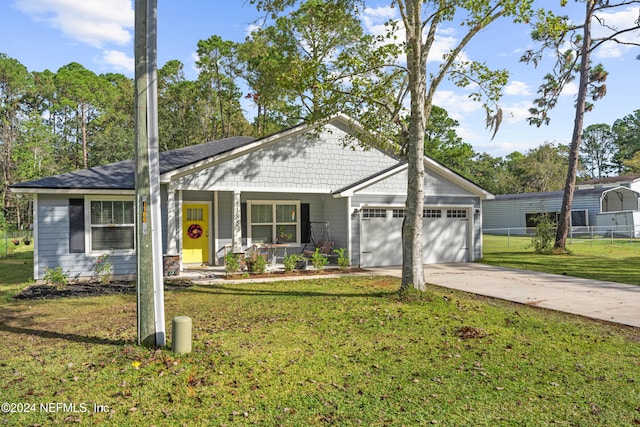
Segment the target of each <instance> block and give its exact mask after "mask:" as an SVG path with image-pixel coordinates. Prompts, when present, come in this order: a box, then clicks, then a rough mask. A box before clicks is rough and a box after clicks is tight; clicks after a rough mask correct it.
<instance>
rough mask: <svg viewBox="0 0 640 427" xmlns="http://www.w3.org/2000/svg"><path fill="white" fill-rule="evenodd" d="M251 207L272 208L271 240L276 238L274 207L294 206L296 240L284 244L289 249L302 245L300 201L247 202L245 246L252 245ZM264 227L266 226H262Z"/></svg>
mask: <svg viewBox="0 0 640 427" xmlns="http://www.w3.org/2000/svg"><path fill="white" fill-rule="evenodd" d="M253 205H269V206H272V210H273V220H272V222H271V224H272V227H273V230H272V231H273V238H275V237H276V233H277V227H278V225H277V221H276V205H295V206H296V220H295V223H296V224H295V225H296V240H295V242H289V243H286V245H287V246H290V247H300V246H301V245H302V242H301V230H300V229H301V226H300V200H247V236H246V237H247V246H251V245H252V244H253V241H252V236H251V228H252V227H251V226H252V225H253V223H252V219H251V207H252V206H253ZM264 225H266V224H264ZM265 243H273V242H265Z"/></svg>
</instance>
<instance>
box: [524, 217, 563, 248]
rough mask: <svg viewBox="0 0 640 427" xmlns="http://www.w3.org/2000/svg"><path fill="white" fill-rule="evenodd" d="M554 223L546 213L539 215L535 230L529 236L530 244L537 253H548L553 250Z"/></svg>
mask: <svg viewBox="0 0 640 427" xmlns="http://www.w3.org/2000/svg"><path fill="white" fill-rule="evenodd" d="M555 238H556V236H555V224H554V223H553V222H552V221H551V219H550V218H549V217H548V216H546V215H540V216H539V217H538V219H537V224H536V231H535V233H534V235H533V237H531V244H530V245H529V246H527V247H529V248H531V247H533V250H534V252H535V253H537V254H550V253H551V252H552V251H553V243H554V241H555Z"/></svg>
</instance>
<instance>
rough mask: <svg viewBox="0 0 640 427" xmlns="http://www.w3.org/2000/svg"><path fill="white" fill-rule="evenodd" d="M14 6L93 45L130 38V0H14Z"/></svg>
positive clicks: (132, 24) (101, 45)
mask: <svg viewBox="0 0 640 427" xmlns="http://www.w3.org/2000/svg"><path fill="white" fill-rule="evenodd" d="M14 6H15V7H16V8H17V9H19V10H20V11H22V12H23V13H25V14H27V15H29V16H31V17H32V18H33V19H35V20H37V21H42V22H45V23H47V24H48V25H50V26H51V27H53V28H57V29H59V30H60V31H62V33H64V34H65V35H66V36H67V37H69V38H70V39H72V40H75V41H78V42H81V43H85V44H88V45H91V46H94V47H103V46H104V45H105V44H109V43H113V44H117V45H124V44H127V43H129V42H131V39H132V35H131V30H132V29H133V27H134V11H133V8H132V4H131V0H16V1H15V2H14Z"/></svg>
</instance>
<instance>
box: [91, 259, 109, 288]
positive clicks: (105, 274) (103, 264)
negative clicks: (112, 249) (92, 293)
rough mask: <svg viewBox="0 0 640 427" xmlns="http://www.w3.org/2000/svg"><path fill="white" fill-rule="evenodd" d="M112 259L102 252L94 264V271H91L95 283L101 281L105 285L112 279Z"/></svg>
mask: <svg viewBox="0 0 640 427" xmlns="http://www.w3.org/2000/svg"><path fill="white" fill-rule="evenodd" d="M111 267H112V265H111V261H109V255H108V254H102V255H100V256H99V257H98V258H97V259H96V262H95V264H94V265H93V272H92V273H91V281H92V282H94V283H101V284H103V285H105V284H107V283H109V282H110V281H111Z"/></svg>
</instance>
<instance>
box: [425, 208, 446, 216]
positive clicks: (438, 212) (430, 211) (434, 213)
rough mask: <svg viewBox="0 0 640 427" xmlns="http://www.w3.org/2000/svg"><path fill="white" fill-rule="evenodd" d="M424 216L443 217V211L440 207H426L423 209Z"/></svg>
mask: <svg viewBox="0 0 640 427" xmlns="http://www.w3.org/2000/svg"><path fill="white" fill-rule="evenodd" d="M422 217H423V218H442V211H441V210H440V209H424V210H423V211H422Z"/></svg>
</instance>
